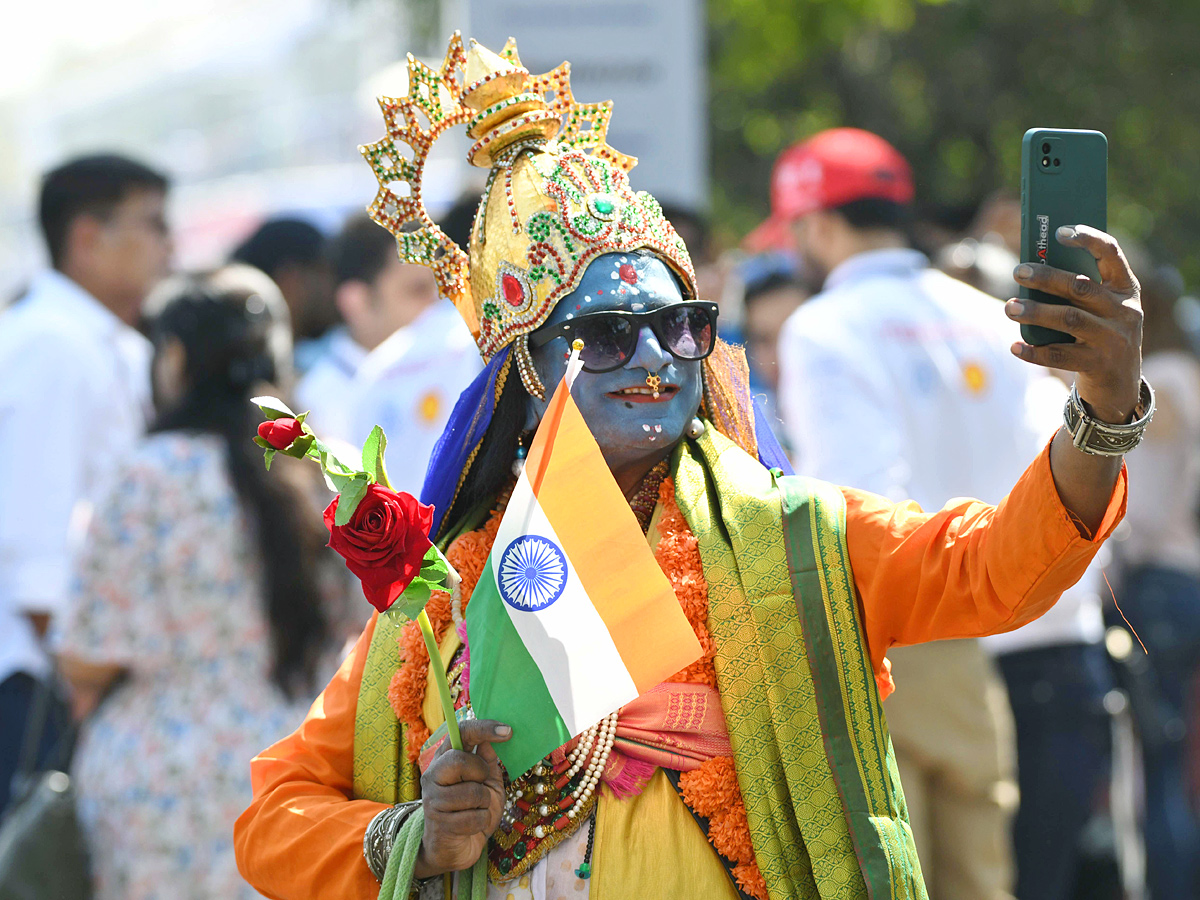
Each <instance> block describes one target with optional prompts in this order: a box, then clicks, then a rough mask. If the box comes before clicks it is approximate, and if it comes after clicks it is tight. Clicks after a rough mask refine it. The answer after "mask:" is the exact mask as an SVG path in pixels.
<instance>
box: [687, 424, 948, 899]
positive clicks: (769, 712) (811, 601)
mask: <svg viewBox="0 0 1200 900" xmlns="http://www.w3.org/2000/svg"><path fill="white" fill-rule="evenodd" d="M675 490H676V500H677V502H678V503H679V508H680V510H681V511H682V512H683V514H684V517H685V518H686V519H687V522H688V525H689V526H690V527H691V529H692V531H693V533H694V534H695V535H696V538H697V540H698V542H699V548H700V556H701V559H702V561H703V563H704V576H705V579H706V580H707V582H708V586H709V628H710V630H711V632H712V635H713V639H714V641H715V642H716V645H717V658H716V670H717V679H718V683H719V687H720V690H721V700H722V704H723V706H724V709H725V716H726V721H727V724H728V726H729V733H730V738H731V740H732V743H733V749H734V758H735V761H736V763H737V770H738V783H739V786H740V787H741V790H742V796H743V798H744V799H745V803H746V811H747V815H748V818H749V822H750V833H751V840H752V842H753V845H754V850H755V857H756V860H757V862H758V865H759V868H760V870H761V871H762V874H763V877H764V878H765V879H766V882H767V888H768V891H769V893H770V896H771V897H772V900H775V898H789V900H790V898H803V900H809V898H830V900H831V898H838V900H851V898H864V900H866V898H871V900H880V898H895V900H898V898H906V900H907V898H911V900H925V898H926V893H925V887H924V884H923V881H922V879H921V874H920V865H919V863H918V862H917V855H916V849H915V847H914V845H913V843H912V835H911V832H910V830H909V827H908V821H907V819H908V814H907V810H906V809H905V808H904V799H903V795H902V794H901V791H900V782H899V777H898V775H897V774H896V770H895V763H894V760H893V759H892V753H891V742H890V739H889V738H888V735H887V726H886V724H885V722H884V720H883V712H882V706H881V702H880V700H879V695H878V690H877V688H876V685H875V680H874V674H873V670H872V667H871V664H870V661H869V658H868V655H867V652H866V642H865V639H864V637H863V632H862V629H861V625H860V623H859V621H858V607H857V603H856V601H855V593H854V587H853V580H852V576H851V572H850V565H849V558H848V554H847V551H846V545H845V504H844V500H843V499H842V496H841V494H840V492H839V491H837V489H836V488H832V487H830V486H827V485H823V484H821V483H819V482H815V481H811V480H809V479H800V478H795V477H789V478H776V477H775V476H773V475H772V474H771V473H770V472H768V471H767V470H766V469H764V468H763V467H762V465H761V464H760V463H758V461H757V460H754V459H753V458H752V457H750V456H749V455H748V454H746V453H745V451H743V450H742V449H741V448H739V447H737V446H736V445H735V444H733V443H732V442H731V441H729V440H728V439H727V438H725V437H724V436H722V435H721V434H719V433H717V432H716V431H715V429H709V430H708V431H706V432H705V434H704V435H702V436H701V437H700V438H699V439H698V440H697V441H696V442H694V443H690V444H684V445H682V446H681V448H680V451H679V454H678V462H677V465H676V473H675ZM802 619H803V621H802Z"/></svg>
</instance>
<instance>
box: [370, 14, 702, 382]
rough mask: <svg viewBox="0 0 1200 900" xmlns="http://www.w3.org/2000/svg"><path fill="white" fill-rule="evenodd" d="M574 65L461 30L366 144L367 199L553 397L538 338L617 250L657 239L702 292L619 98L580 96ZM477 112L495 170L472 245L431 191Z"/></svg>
mask: <svg viewBox="0 0 1200 900" xmlns="http://www.w3.org/2000/svg"><path fill="white" fill-rule="evenodd" d="M570 72H571V66H570V63H565V62H564V63H563V64H562V65H560V66H559V67H558V68H556V69H554V70H553V71H551V72H548V73H546V74H545V75H530V74H529V70H528V69H526V68H525V67H524V66H522V65H521V60H520V57H519V56H518V55H517V47H516V43H515V41H513V39H512V38H509V40H508V43H507V44H505V46H504V49H503V50H502V51H501V52H500V53H499V54H496V53H493V52H492V51H490V50H488V49H487V48H485V47H483V46H482V45H480V44H478V43H476V42H475V41H472V42H471V49H470V51H469V52H464V50H463V43H462V38H461V36H460V35H459V34H458V33H457V32H455V34H454V36H453V37H452V38H451V39H450V46H449V48H448V50H447V52H446V58H445V60H444V61H443V63H442V65H441V68H440V69H437V70H435V69H433V68H431V67H429V66H427V65H425V64H424V63H422V62H420V61H419V60H417V59H415V58H414V57H413V56H412V54H409V56H408V94H407V95H406V96H405V97H403V98H400V99H393V98H390V97H380V98H379V105H380V107H381V108H382V109H383V116H384V121H385V122H386V124H387V131H388V133H387V136H386V137H384V138H383V139H382V140H379V141H376V142H375V143H374V144H369V145H367V146H365V147H360V148H359V150H360V152H361V153H362V154H363V156H364V157H366V159H367V162H369V163H370V165H371V168H372V169H373V170H374V171H375V176H376V178H377V179H378V180H379V192H378V193H377V194H376V196H375V200H374V201H373V202H372V203H371V205H370V207H368V212H369V213H370V214H371V216H372V218H374V219H375V221H376V222H378V223H379V224H381V225H383V226H384V227H385V228H387V229H388V230H390V231H391V232H392V233H393V234H394V235H395V236H396V241H397V244H398V247H399V254H400V258H401V259H403V260H404V261H406V262H412V263H420V264H422V265H426V266H429V267H430V268H432V269H433V271H434V275H435V276H436V278H437V281H438V286H439V288H440V290H441V292H442V295H443V296H446V297H449V298H450V299H451V300H453V301H454V304H455V306H457V307H458V311H459V313H461V314H462V317H463V319H464V320H465V321H466V323H467V325H468V326H469V327H470V329H471V333H472V334H473V335H474V337H475V341H476V343H477V344H478V345H479V352H480V354H481V355H482V356H483V358H484V359H485V360H487V359H490V358H491V357H492V356H494V355H495V354H496V353H498V352H499V351H500V350H502V349H503V348H505V347H507V346H509V345H510V344H512V345H513V349H514V358H515V359H516V361H517V365H518V367H519V369H520V372H521V379H522V381H523V382H524V384H525V387H526V389H527V390H528V391H529V392H530V393H531V394H533V395H535V396H538V397H543V396H544V395H545V389H544V387H543V385H542V384H541V381H540V380H539V378H538V376H537V373H536V372H535V371H534V368H533V363H532V360H531V359H530V356H529V349H528V346H527V342H526V336H527V335H528V334H529V333H530V332H531V331H533V330H534V329H536V328H538V327H539V326H540V325H541V324H542V323H543V322H545V321H546V319H547V318H548V317H549V315H550V312H551V310H553V309H554V306H555V304H556V303H558V301H559V300H561V299H562V298H563V297H564V296H566V295H567V294H569V293H571V292H572V291H574V290H575V289H576V287H578V285H579V281H580V279H581V278H582V277H583V273H584V271H585V270H586V269H587V267H588V265H589V264H590V263H591V262H592V261H593V260H594V259H595V258H596V257H598V256H601V255H603V254H605V253H613V252H627V251H632V250H637V249H641V248H647V249H650V250H653V251H654V252H656V253H657V254H659V256H661V257H662V258H663V260H664V261H665V262H666V263H667V264H668V265H670V266H671V267H672V268H673V269H674V270H675V272H676V274H677V275H679V277H680V279H681V280H682V282H683V284H684V286H685V288H686V290H687V292H688V293H689V294H690V295H691V296H695V293H696V290H695V284H696V276H695V272H694V271H693V269H692V262H691V259H690V257H689V256H688V252H687V248H686V247H685V246H684V243H683V241H682V240H680V238H679V236H678V235H677V234H676V233H675V229H674V228H672V227H671V224H670V223H669V222H668V221H667V220H666V218H665V217H664V216H663V214H662V209H661V207H660V206H659V205H658V201H656V200H655V199H654V198H653V197H651V196H650V195H649V194H648V193H646V192H645V191H639V192H636V193H635V192H634V191H633V190H632V189H631V188H630V186H629V177H628V172H629V170H630V169H632V168H633V167H634V165H636V163H637V160H636V159H634V158H633V157H630V156H626V155H624V154H623V153H618V152H617V151H616V150H614V149H613V148H612V147H610V146H609V145H608V143H607V140H606V138H607V133H608V121H609V118H610V116H611V115H612V103H611V102H609V103H587V104H581V103H578V102H576V100H575V97H574V95H573V94H572V92H571V84H570ZM459 124H464V125H466V128H467V134H468V136H469V137H471V138H472V139H473V140H474V141H475V143H474V145H473V146H472V147H471V150H470V152H469V153H468V159H469V160H470V162H471V164H472V165H475V166H480V167H482V168H487V169H490V170H491V171H490V173H489V176H488V182H487V187H486V189H485V190H484V193H483V198H482V200H481V202H480V206H479V211H478V212H477V213H476V216H475V223H474V227H473V228H472V231H471V245H470V254H469V255H468V254H467V253H464V252H463V251H462V250H461V249H460V248H459V247H458V246H457V245H456V244H455V243H454V242H453V241H451V240H450V239H449V237H447V236H446V234H445V233H444V232H443V231H442V230H441V229H440V228H438V227H437V225H436V224H434V222H433V220H432V219H431V218H430V217H429V214H428V212H427V211H426V209H425V204H424V203H423V201H422V199H421V178H422V175H423V173H424V168H425V161H426V159H427V158H428V155H429V150H430V148H431V147H432V146H433V143H434V141H435V140H437V138H438V136H440V135H441V134H442V132H444V131H446V130H447V129H448V128H451V127H453V126H455V125H459Z"/></svg>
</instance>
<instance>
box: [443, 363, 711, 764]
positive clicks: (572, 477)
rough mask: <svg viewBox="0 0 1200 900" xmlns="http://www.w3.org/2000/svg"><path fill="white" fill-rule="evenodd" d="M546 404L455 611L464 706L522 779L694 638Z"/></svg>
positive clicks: (569, 429)
mask: <svg viewBox="0 0 1200 900" xmlns="http://www.w3.org/2000/svg"><path fill="white" fill-rule="evenodd" d="M577 372H578V364H577V362H576V360H575V359H574V358H573V359H572V365H571V366H570V367H568V376H567V378H565V379H564V380H563V382H562V384H560V385H559V387H558V390H557V391H556V392H555V394H554V397H553V398H552V399H551V401H550V405H549V408H548V409H547V410H546V414H545V416H543V418H542V423H541V425H540V426H539V428H538V431H537V434H536V435H535V436H534V439H533V445H532V446H531V447H530V448H529V454H528V457H527V459H526V461H525V470H524V472H523V473H522V475H521V477H520V478H519V479H518V481H517V485H516V488H515V490H514V491H513V494H512V499H511V500H509V503H508V508H507V509H506V510H505V513H504V518H503V520H502V521H501V523H500V530H499V533H498V534H497V535H496V542H495V544H494V545H493V546H492V552H491V555H490V556H489V557H488V561H487V564H486V566H485V568H484V572H483V575H482V576H481V577H480V579H479V584H478V586H477V587H476V588H475V592H474V593H473V594H472V596H471V602H470V603H469V604H468V606H467V613H466V620H467V640H468V644H469V646H470V648H471V673H470V691H471V706H472V708H473V709H474V712H475V715H477V716H478V717H479V718H481V719H498V720H500V721H502V722H506V723H508V724H509V725H511V726H512V729H513V736H512V738H511V739H509V740H508V741H507V742H505V743H502V744H496V745H495V748H496V752H497V753H498V754H499V755H500V759H501V761H502V762H503V763H504V765H505V768H507V770H508V772H509V775H510V776H511V777H516V776H518V775H521V774H523V773H524V772H526V771H527V770H528V769H530V768H531V767H532V766H534V765H535V764H536V763H537V762H538V761H539V760H541V759H542V757H544V756H545V755H546V754H548V753H549V752H550V751H551V750H554V749H555V748H556V747H560V746H562V745H563V744H565V743H566V742H567V741H568V740H570V739H571V738H572V737H574V736H576V735H578V734H580V733H581V732H583V731H585V730H586V729H588V728H589V727H591V726H592V725H594V724H596V723H597V722H598V721H600V720H601V719H603V718H604V717H605V716H607V715H608V714H609V713H612V712H615V711H616V710H617V709H619V708H620V707H621V706H623V705H624V704H626V703H628V702H629V701H631V700H633V699H634V698H635V697H637V696H638V695H639V694H641V693H644V692H645V691H648V690H650V689H651V688H653V687H655V686H656V685H658V684H660V683H661V682H662V681H663V680H664V679H666V678H669V677H670V676H671V675H673V674H674V673H676V672H678V671H679V670H680V669H682V668H684V667H686V666H688V665H690V664H691V663H693V662H695V661H696V660H697V659H698V658H699V657H700V653H701V649H700V644H699V642H698V641H697V640H696V636H695V634H694V633H693V631H692V628H691V625H690V624H689V623H688V621H687V618H686V617H685V616H684V614H683V610H682V609H681V608H680V606H679V602H678V601H677V600H676V599H675V593H674V591H673V590H672V588H671V584H670V582H669V581H668V580H667V578H666V576H665V575H664V574H663V572H662V570H661V569H660V568H659V566H658V563H657V561H656V560H655V559H654V554H653V553H652V552H651V550H650V546H649V544H648V543H647V541H646V538H645V536H644V535H643V534H642V530H641V528H640V527H639V525H638V522H637V519H636V518H635V517H634V515H633V511H632V510H630V508H629V504H628V503H627V502H626V500H625V498H624V496H623V495H622V494H621V490H620V488H619V487H618V486H617V483H616V481H615V480H614V479H613V477H612V474H611V473H610V472H609V470H608V466H607V465H606V464H605V462H604V458H603V457H602V456H601V454H600V448H599V446H597V444H596V441H595V439H594V438H593V437H592V434H591V432H590V431H589V430H588V427H587V425H586V424H585V423H584V421H583V416H582V415H581V414H580V412H579V409H578V407H577V406H576V405H575V401H574V400H572V399H571V392H570V387H569V385H570V382H573V381H574V378H573V377H572V376H573V375H574V374H575V373H577Z"/></svg>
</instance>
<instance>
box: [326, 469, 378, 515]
mask: <svg viewBox="0 0 1200 900" xmlns="http://www.w3.org/2000/svg"><path fill="white" fill-rule="evenodd" d="M333 477H336V476H333ZM369 484H370V481H368V480H367V476H366V475H365V474H361V475H356V476H355V477H354V478H352V479H350V480H349V482H348V483H347V484H346V486H345V487H343V488H342V489H341V490H340V492H339V496H340V498H341V499H339V500H338V505H337V514H336V515H335V516H334V518H333V524H334V525H345V524H346V523H347V522H349V521H350V519H351V517H352V516H353V515H354V511H355V510H356V509H358V504H360V503H361V502H362V498H363V497H365V496H366V493H367V485H369Z"/></svg>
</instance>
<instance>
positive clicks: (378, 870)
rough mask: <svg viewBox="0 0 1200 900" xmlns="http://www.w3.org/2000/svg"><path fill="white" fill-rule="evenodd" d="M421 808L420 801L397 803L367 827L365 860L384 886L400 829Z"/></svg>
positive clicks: (364, 838)
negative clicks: (385, 875)
mask: <svg viewBox="0 0 1200 900" xmlns="http://www.w3.org/2000/svg"><path fill="white" fill-rule="evenodd" d="M420 808H421V801H420V800H410V801H409V802H407V803H397V804H396V805H395V806H389V807H388V808H387V809H385V810H383V811H381V812H380V813H379V814H378V815H377V816H375V818H373V819H372V820H371V822H370V824H369V825H367V830H366V831H365V832H364V833H363V859H365V860H366V861H367V867H368V868H369V869H370V870H371V874H372V875H374V876H375V880H376V881H378V882H379V883H380V884H383V876H384V873H385V872H386V871H387V864H388V857H390V856H391V855H392V847H393V846H395V844H396V837H397V835H399V834H400V829H401V828H402V827H403V825H404V823H405V822H406V821H408V818H409V816H411V815H412V814H413V813H414V812H416V811H417V810H418V809H420Z"/></svg>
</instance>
